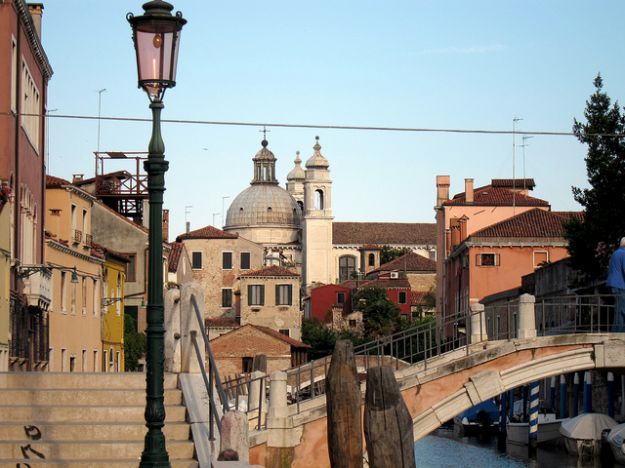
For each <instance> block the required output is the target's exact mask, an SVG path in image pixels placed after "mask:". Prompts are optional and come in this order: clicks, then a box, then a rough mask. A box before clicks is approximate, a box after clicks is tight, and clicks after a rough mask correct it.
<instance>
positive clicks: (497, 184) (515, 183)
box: [491, 179, 536, 190]
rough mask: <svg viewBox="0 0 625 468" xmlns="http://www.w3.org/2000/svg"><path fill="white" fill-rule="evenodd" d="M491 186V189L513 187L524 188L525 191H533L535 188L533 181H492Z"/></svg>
mask: <svg viewBox="0 0 625 468" xmlns="http://www.w3.org/2000/svg"><path fill="white" fill-rule="evenodd" d="M491 185H492V186H493V187H504V188H512V187H514V188H515V189H522V188H523V187H525V188H526V189H529V190H533V189H534V187H536V182H534V179H493V180H492V181H491Z"/></svg>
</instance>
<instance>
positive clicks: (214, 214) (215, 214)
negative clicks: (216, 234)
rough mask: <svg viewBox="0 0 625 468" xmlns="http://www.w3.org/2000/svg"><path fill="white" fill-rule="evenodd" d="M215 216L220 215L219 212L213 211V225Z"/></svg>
mask: <svg viewBox="0 0 625 468" xmlns="http://www.w3.org/2000/svg"><path fill="white" fill-rule="evenodd" d="M215 216H221V213H219V212H216V213H213V227H215Z"/></svg>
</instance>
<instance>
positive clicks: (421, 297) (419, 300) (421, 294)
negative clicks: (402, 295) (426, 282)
mask: <svg viewBox="0 0 625 468" xmlns="http://www.w3.org/2000/svg"><path fill="white" fill-rule="evenodd" d="M428 294H430V293H428V292H427V291H410V305H426V304H427V301H426V300H425V298H426V296H427V295H428Z"/></svg>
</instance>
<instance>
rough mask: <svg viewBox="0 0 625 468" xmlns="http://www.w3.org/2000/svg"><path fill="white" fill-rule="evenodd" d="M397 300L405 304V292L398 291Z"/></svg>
mask: <svg viewBox="0 0 625 468" xmlns="http://www.w3.org/2000/svg"><path fill="white" fill-rule="evenodd" d="M398 302H399V303H400V304H405V303H406V292H405V291H400V292H399V299H398Z"/></svg>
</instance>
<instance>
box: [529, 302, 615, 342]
mask: <svg viewBox="0 0 625 468" xmlns="http://www.w3.org/2000/svg"><path fill="white" fill-rule="evenodd" d="M614 304H615V296H614V295H612V294H592V295H573V294H571V295H565V296H552V297H545V298H541V299H538V300H537V301H536V305H535V314H536V333H537V334H538V335H556V334H562V333H606V332H609V331H611V328H612V323H613V320H614Z"/></svg>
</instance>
